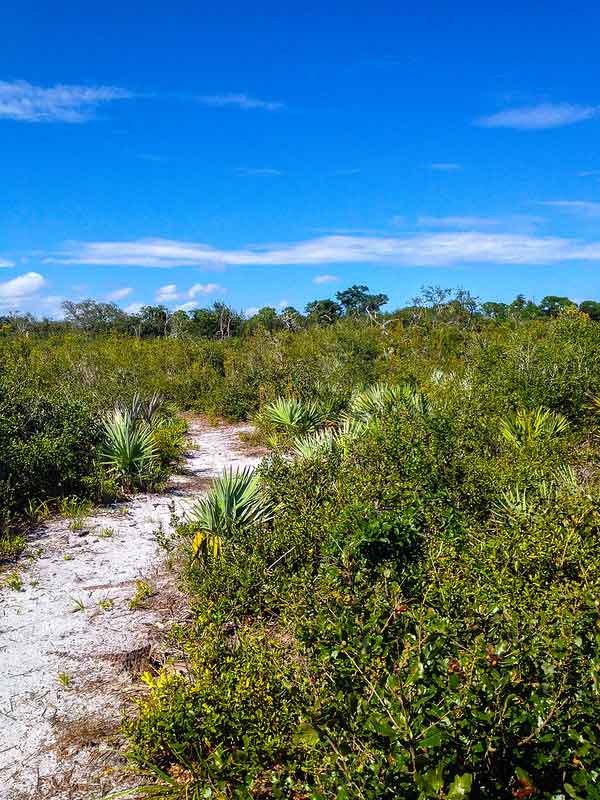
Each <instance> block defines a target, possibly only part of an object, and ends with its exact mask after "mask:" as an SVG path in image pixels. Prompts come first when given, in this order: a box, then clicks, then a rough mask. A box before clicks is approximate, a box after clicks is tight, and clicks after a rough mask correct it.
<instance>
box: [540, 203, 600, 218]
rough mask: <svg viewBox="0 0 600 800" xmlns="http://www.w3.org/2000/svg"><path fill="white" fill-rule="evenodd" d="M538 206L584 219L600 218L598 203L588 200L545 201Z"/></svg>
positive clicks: (599, 204) (599, 205)
mask: <svg viewBox="0 0 600 800" xmlns="http://www.w3.org/2000/svg"><path fill="white" fill-rule="evenodd" d="M540 205H542V206H550V207H552V208H561V209H564V210H565V211H572V212H574V213H576V214H584V215H585V216H586V217H600V203H594V202H592V201H589V200H545V201H543V202H542V203H540Z"/></svg>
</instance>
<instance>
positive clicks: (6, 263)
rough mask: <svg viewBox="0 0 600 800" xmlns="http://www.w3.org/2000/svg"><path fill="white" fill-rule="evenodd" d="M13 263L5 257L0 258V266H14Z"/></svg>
mask: <svg viewBox="0 0 600 800" xmlns="http://www.w3.org/2000/svg"><path fill="white" fill-rule="evenodd" d="M14 265H15V262H14V261H9V260H8V259H7V258H0V267H14Z"/></svg>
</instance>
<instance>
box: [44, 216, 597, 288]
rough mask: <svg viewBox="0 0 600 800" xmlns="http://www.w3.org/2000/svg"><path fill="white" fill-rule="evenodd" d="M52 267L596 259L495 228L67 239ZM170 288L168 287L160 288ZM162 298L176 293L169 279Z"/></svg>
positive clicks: (573, 245) (558, 241)
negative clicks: (242, 240) (236, 240)
mask: <svg viewBox="0 0 600 800" xmlns="http://www.w3.org/2000/svg"><path fill="white" fill-rule="evenodd" d="M46 260H47V261H48V262H52V263H59V264H94V265H99V266H101V265H105V266H138V267H160V268H172V267H185V266H188V267H215V268H219V267H221V268H222V267H226V266H286V265H307V266H310V265H320V264H351V263H354V264H356V263H358V264H360V263H363V264H382V265H392V266H393V265H397V266H440V267H443V266H452V265H455V264H474V263H476V264H530V265H538V264H539V265H543V264H556V263H559V262H566V261H598V260H600V241H599V242H591V243H586V242H582V241H580V240H577V239H568V238H561V237H557V236H546V237H543V236H533V235H526V234H511V233H496V232H493V233H492V232H480V231H465V232H458V231H454V232H434V233H418V234H413V235H408V236H404V237H384V236H380V237H374V236H321V237H317V238H313V239H307V240H304V241H300V242H294V243H291V244H272V245H271V244H268V245H262V246H257V245H255V246H253V247H249V248H241V249H231V250H222V249H218V248H215V247H211V246H210V245H207V244H202V243H194V242H182V241H176V240H169V239H141V240H137V241H115V242H74V243H71V244H70V245H69V246H68V247H67V248H66V249H65V250H64V251H62V252H61V253H58V254H56V255H54V256H52V257H50V258H48V259H46ZM168 290H170V291H168ZM160 291H161V292H162V293H163V295H164V296H165V298H166V296H168V295H169V294H173V293H175V294H176V293H177V291H176V287H174V285H173V284H170V285H168V286H166V287H162V289H161V290H160Z"/></svg>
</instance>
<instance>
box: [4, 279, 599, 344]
mask: <svg viewBox="0 0 600 800" xmlns="http://www.w3.org/2000/svg"><path fill="white" fill-rule="evenodd" d="M388 303H389V298H388V296H387V295H386V294H383V293H380V294H372V293H371V292H370V291H369V287H368V286H365V285H353V286H350V287H349V288H347V289H344V290H343V291H340V292H337V293H336V295H335V299H331V298H325V299H322V300H313V301H311V302H310V303H308V304H307V305H306V306H305V308H304V312H301V311H299V310H298V309H296V308H294V307H293V306H288V307H286V308H284V309H282V310H279V311H278V310H277V309H276V308H274V307H272V306H264V307H263V308H260V309H259V310H257V311H256V313H254V314H252V315H250V316H248V315H247V314H244V313H242V312H240V311H236V310H235V309H233V308H232V307H231V306H228V305H227V304H225V303H223V302H215V303H214V304H213V305H212V307H210V308H196V309H192V310H189V311H185V310H182V309H179V310H175V311H171V310H170V309H168V308H167V307H166V306H164V305H156V306H152V305H147V306H142V307H141V308H140V310H139V312H137V313H135V314H132V313H128V312H127V311H124V310H123V309H122V308H120V307H119V306H118V305H117V304H116V303H104V302H99V301H96V300H92V299H86V300H82V301H80V302H74V301H71V300H68V301H65V302H64V303H63V311H64V319H62V320H54V319H47V318H44V319H36V318H35V317H34V316H33V315H32V314H21V313H18V312H16V313H10V314H8V315H4V316H2V315H0V335H2V334H4V335H6V334H11V333H28V332H31V333H36V334H38V335H50V334H52V333H61V332H68V331H69V330H73V329H74V330H78V331H82V332H84V333H89V334H103V333H111V332H113V333H119V334H124V335H128V336H134V337H137V338H140V339H152V338H158V337H165V336H169V337H175V338H178V337H189V338H203V339H221V340H223V339H228V338H230V337H237V336H251V335H253V334H255V333H257V332H262V331H268V332H271V333H272V332H275V331H299V330H305V329H308V328H313V327H326V326H329V325H332V324H334V323H335V322H337V321H338V320H341V319H352V318H354V319H364V320H368V321H369V322H370V323H371V324H372V325H379V326H381V327H383V328H386V327H387V326H388V325H390V324H394V323H398V324H400V325H410V324H417V323H423V322H436V321H444V322H448V323H453V324H461V325H470V324H473V323H478V322H480V323H484V322H485V321H486V320H497V321H501V322H502V321H520V320H535V319H545V318H553V317H558V316H559V315H560V314H561V313H562V312H564V311H565V310H567V309H569V308H571V309H574V310H575V309H576V310H579V311H581V312H583V313H585V314H587V315H588V316H589V317H590V319H592V320H600V302H597V301H595V300H585V301H583V302H581V303H579V304H577V303H576V302H575V301H573V300H571V299H570V298H568V297H566V296H558V295H548V296H546V297H544V298H543V299H542V300H541V301H540V302H539V303H535V302H534V301H533V300H531V299H527V298H526V297H525V296H524V295H522V294H520V295H517V297H515V299H514V300H513V301H512V302H511V303H499V302H495V301H486V302H480V301H479V299H478V298H477V297H474V296H473V295H472V294H471V293H470V292H468V291H467V290H464V289H445V288H441V287H436V286H431V287H425V288H423V289H422V290H421V294H420V295H419V296H417V297H415V298H414V299H413V300H412V301H411V303H410V304H409V305H407V306H404V307H402V308H399V309H397V310H395V311H388V310H385V309H384V306H386V305H388Z"/></svg>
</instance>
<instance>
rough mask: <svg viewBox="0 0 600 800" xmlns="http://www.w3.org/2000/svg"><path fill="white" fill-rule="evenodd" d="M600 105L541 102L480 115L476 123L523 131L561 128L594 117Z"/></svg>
mask: <svg viewBox="0 0 600 800" xmlns="http://www.w3.org/2000/svg"><path fill="white" fill-rule="evenodd" d="M598 114H600V106H579V105H571V104H569V103H540V104H539V105H536V106H525V107H522V108H508V109H505V110H504V111H498V112H497V113H496V114H490V115H489V116H485V117H480V118H479V119H478V120H476V124H477V125H479V126H480V127H483V128H514V129H516V130H522V131H534V130H545V129H547V128H561V127H563V126H564V125H574V124H575V123H576V122H584V121H585V120H588V119H593V118H594V117H597V116H598Z"/></svg>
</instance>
